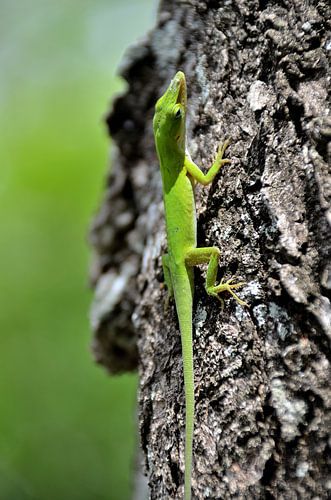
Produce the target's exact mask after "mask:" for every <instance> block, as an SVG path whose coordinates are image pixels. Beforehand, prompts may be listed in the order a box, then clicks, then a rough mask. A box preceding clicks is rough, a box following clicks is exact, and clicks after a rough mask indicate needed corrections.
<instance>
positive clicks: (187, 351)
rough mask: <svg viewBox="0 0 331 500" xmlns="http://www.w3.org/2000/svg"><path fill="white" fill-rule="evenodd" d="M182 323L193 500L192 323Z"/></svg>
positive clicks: (187, 483) (187, 492)
mask: <svg viewBox="0 0 331 500" xmlns="http://www.w3.org/2000/svg"><path fill="white" fill-rule="evenodd" d="M179 323H180V329H181V337H182V352H183V365H184V386H185V476H184V477H185V479H184V500H191V477H192V453H193V450H192V448H193V429H194V374H193V345H192V322H190V323H189V322H186V321H185V323H184V325H182V322H181V321H179Z"/></svg>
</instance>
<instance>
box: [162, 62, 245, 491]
mask: <svg viewBox="0 0 331 500" xmlns="http://www.w3.org/2000/svg"><path fill="white" fill-rule="evenodd" d="M186 109H187V94H186V80H185V75H184V73H182V72H181V71H178V72H177V73H176V75H175V77H174V78H173V79H172V81H171V83H170V85H169V87H168V89H167V90H166V92H165V93H164V95H163V96H162V97H160V99H159V100H158V101H157V103H156V106H155V115H154V120H153V129H154V136H155V145H156V150H157V154H158V158H159V162H160V169H161V176H162V183H163V200H164V208H165V219H166V231H167V241H168V253H167V254H166V255H164V256H163V257H162V264H163V272H164V279H165V282H166V285H167V288H168V293H169V296H170V297H174V298H175V303H176V310H177V316H178V321H179V327H180V333H181V342H182V356H183V365H184V387H185V474H184V499H185V500H190V498H191V474H192V446H193V427H194V372H193V341H192V306H193V292H194V276H193V266H196V265H199V264H208V268H207V277H206V284H205V288H206V292H207V293H208V294H209V295H212V296H214V297H216V298H218V299H219V300H221V301H222V299H221V298H220V297H219V293H221V292H225V291H227V292H230V294H231V295H232V296H233V297H234V298H235V299H236V301H237V302H238V303H239V304H240V305H242V306H244V305H247V304H246V302H244V301H243V300H241V299H240V298H239V297H238V296H237V295H236V294H235V292H234V291H233V290H234V289H236V288H238V287H240V286H242V285H243V284H244V283H233V278H232V279H230V280H228V281H227V282H223V280H222V281H221V282H220V283H219V284H216V278H217V270H218V261H219V257H220V253H221V252H220V250H219V249H218V248H217V247H206V248H197V241H196V212H195V201H194V184H195V182H199V183H200V184H203V185H207V184H209V183H211V182H212V181H213V179H214V177H215V175H216V174H217V172H218V171H219V169H220V168H221V167H222V165H224V164H226V163H230V160H226V159H223V154H224V151H225V149H226V147H227V145H228V143H227V142H225V143H224V144H223V145H220V146H219V149H218V153H217V155H216V159H215V161H214V163H213V164H212V166H211V168H210V169H209V170H208V172H207V173H206V174H204V173H203V172H202V171H201V170H200V168H199V167H198V166H197V165H196V164H195V163H193V161H192V160H191V157H190V155H189V153H188V152H187V150H186Z"/></svg>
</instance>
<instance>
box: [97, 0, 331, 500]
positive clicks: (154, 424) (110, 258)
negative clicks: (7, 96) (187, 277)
mask: <svg viewBox="0 0 331 500" xmlns="http://www.w3.org/2000/svg"><path fill="white" fill-rule="evenodd" d="M330 19H331V12H330V10H329V5H328V2H327V1H325V2H324V1H319V2H318V1H312V0H310V1H309V0H307V1H305V2H302V0H293V1H286V0H284V1H276V0H275V1H270V2H268V1H267V0H260V1H257V0H229V1H215V0H213V1H212V0H210V1H199V0H191V1H180V0H167V1H163V2H161V5H160V9H159V14H158V22H157V26H156V28H155V29H154V30H153V31H152V32H151V33H150V34H149V35H148V36H147V37H146V39H145V40H143V41H141V42H140V43H138V44H137V45H136V46H135V47H133V48H132V49H131V50H130V51H129V53H128V54H127V56H126V60H125V62H124V64H123V67H122V68H121V74H122V76H123V77H124V78H125V80H126V81H127V82H128V90H127V91H126V93H125V94H124V95H122V96H120V97H119V98H117V99H116V100H115V102H114V104H113V108H112V110H111V112H110V114H109V116H108V119H107V123H108V127H109V133H110V135H111V136H112V138H113V141H114V149H115V152H113V159H112V171H111V174H110V176H109V179H108V186H107V191H106V196H105V200H104V202H103V204H102V207H101V209H100V212H99V214H98V215H97V217H96V218H95V221H94V225H93V228H92V233H91V234H92V242H93V245H94V248H95V255H96V257H95V263H94V266H93V273H92V276H93V282H94V284H95V288H96V291H95V301H94V304H93V307H92V324H93V328H94V331H95V341H94V350H95V353H96V357H97V359H98V361H99V362H101V363H102V364H104V365H105V366H107V368H108V369H109V371H110V372H113V373H114V372H118V371H122V370H127V369H133V368H135V367H136V365H138V368H139V374H140V390H139V405H140V417H139V419H140V433H141V444H142V449H143V452H144V457H145V467H146V472H147V474H148V477H149V485H150V495H151V498H152V499H161V498H162V499H163V498H167V499H168V498H171V499H175V498H181V496H182V494H183V451H184V450H183V436H184V394H183V378H182V360H181V348H180V337H179V332H178V324H177V320H176V314H175V309H174V307H172V308H170V310H169V311H168V312H164V307H163V304H164V300H165V289H164V287H163V286H162V271H161V259H160V256H161V254H162V253H164V251H165V248H166V242H165V228H164V223H163V218H162V214H163V206H162V192H161V180H160V175H159V170H158V164H157V160H156V155H155V149H154V143H153V136H152V116H153V107H154V103H155V101H156V99H157V97H159V96H160V95H161V93H162V92H163V91H164V88H165V86H167V84H168V83H169V81H170V79H171V77H172V76H173V75H174V73H175V71H176V70H178V69H182V70H184V71H185V73H186V76H187V81H188V92H189V95H188V99H189V101H188V102H189V111H188V113H189V125H188V144H189V147H190V150H191V155H192V157H193V158H194V160H195V161H196V162H197V163H198V164H200V165H201V166H202V167H206V166H207V165H209V164H210V163H211V161H212V159H213V157H214V154H215V151H216V147H217V144H218V142H219V141H220V140H221V139H222V138H224V137H231V139H232V145H231V147H230V148H229V150H228V156H229V157H231V158H232V160H233V161H232V164H231V165H230V166H226V167H224V168H223V170H222V171H221V174H220V175H219V176H218V177H217V179H216V180H215V182H214V183H213V185H212V186H211V187H210V188H207V189H205V188H198V189H197V209H198V215H199V219H198V227H199V229H198V240H199V241H198V243H199V246H211V245H216V246H218V247H219V248H220V249H221V250H222V259H221V267H220V276H222V275H226V276H227V277H230V276H232V275H233V274H236V275H237V276H238V277H240V278H242V279H244V280H245V281H247V283H248V284H247V285H246V286H245V288H244V289H243V290H242V292H240V295H241V297H242V298H244V299H245V300H247V301H248V302H249V304H250V308H249V309H243V308H241V307H240V306H238V305H237V304H236V303H235V301H234V300H233V299H231V298H229V300H227V301H226V306H225V308H224V311H221V310H220V306H219V303H218V302H217V301H215V300H213V299H212V298H210V297H208V296H207V295H206V294H205V292H204V288H203V284H204V272H205V271H204V270H203V269H202V270H200V271H198V272H197V275H196V276H197V277H196V297H195V307H194V327H195V336H194V363H195V383H196V425H195V442H194V471H193V492H194V496H195V497H196V498H209V499H214V498H221V499H226V498H252V499H254V498H277V499H280V498H285V499H292V498H327V497H328V493H330V492H329V489H331V480H330V479H328V476H327V472H328V465H329V463H328V440H327V439H328V438H327V434H328V430H330V388H329V382H330V365H329V357H330V351H329V346H330V337H331V307H330V290H331V262H330V249H331V244H330V243H331V241H330V240H331V238H330V234H331V233H330V224H331V211H330V198H331V179H330V171H328V159H329V158H330V142H329V141H330V136H331V122H330V118H329V115H328V108H327V106H328V102H327V98H328V89H329V88H330V73H328V71H329V66H328V57H330V54H331V33H330V24H328V23H329V22H330Z"/></svg>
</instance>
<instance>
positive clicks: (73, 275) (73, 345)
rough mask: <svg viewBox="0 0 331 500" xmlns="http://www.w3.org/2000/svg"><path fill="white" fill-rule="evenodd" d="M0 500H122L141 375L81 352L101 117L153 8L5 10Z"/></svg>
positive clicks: (127, 4)
mask: <svg viewBox="0 0 331 500" xmlns="http://www.w3.org/2000/svg"><path fill="white" fill-rule="evenodd" d="M0 16H1V17H0V43H1V45H0V238H1V242H0V353H1V354H0V356H1V357H0V499H1V500H21V499H22V500H23V499H36V500H53V499H54V500H55V499H56V500H59V499H61V500H67V499H70V500H75V499H83V500H84V499H89V500H90V499H107V500H108V499H110V500H117V499H118V500H122V499H123V500H125V499H127V498H130V493H131V486H132V485H131V470H132V466H133V460H134V458H133V457H134V449H135V440H136V437H135V432H134V425H135V399H136V395H135V391H136V384H137V380H136V376H134V375H131V376H128V375H127V376H122V377H119V378H110V377H108V376H107V375H106V373H105V372H104V371H103V370H102V369H101V368H99V367H97V366H96V365H95V364H94V362H93V360H92V356H91V354H90V352H89V344H90V331H89V325H88V320H87V311H88V308H89V304H90V301H91V292H90V291H89V290H88V287H87V269H88V261H89V249H88V246H87V244H86V233H87V228H88V225H89V223H90V220H91V217H92V214H93V212H94V211H95V209H96V208H97V207H98V204H99V202H100V200H101V196H102V187H103V182H104V178H105V174H106V169H107V158H108V155H109V143H108V139H107V137H106V130H105V126H104V124H103V123H102V116H103V115H104V114H105V112H106V110H107V108H108V103H109V101H110V98H111V95H112V94H113V93H114V91H116V90H119V89H121V88H122V85H121V82H120V81H119V80H116V79H115V78H114V74H115V72H116V65H117V64H118V62H119V61H120V59H121V56H122V53H123V50H124V49H125V48H126V47H127V46H128V45H129V44H130V43H131V42H133V41H135V40H136V39H137V37H139V36H141V35H143V34H144V33H145V32H146V31H147V30H148V29H149V28H150V27H151V26H152V24H153V20H154V16H155V5H154V1H153V0H139V2H135V1H134V0H94V1H92V0H90V1H88V0H71V1H70V2H68V1H65V0H58V1H57V2H54V0H52V1H49V0H24V1H23V2H19V0H0Z"/></svg>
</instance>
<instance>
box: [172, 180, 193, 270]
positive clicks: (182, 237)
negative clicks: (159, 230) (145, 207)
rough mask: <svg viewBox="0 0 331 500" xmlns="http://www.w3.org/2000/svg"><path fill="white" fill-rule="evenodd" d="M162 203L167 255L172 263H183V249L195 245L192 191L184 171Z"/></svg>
mask: <svg viewBox="0 0 331 500" xmlns="http://www.w3.org/2000/svg"><path fill="white" fill-rule="evenodd" d="M164 205H165V216H166V221H167V224H166V225H167V240H168V253H169V257H170V259H171V260H173V262H174V263H178V264H180V263H183V259H184V254H185V251H186V250H188V249H189V248H192V247H196V213H195V201H194V191H193V186H192V183H191V181H190V179H189V178H188V177H187V175H186V174H185V173H183V174H181V175H179V176H178V178H177V181H176V183H175V184H174V185H173V186H172V188H171V190H170V191H169V192H168V193H167V195H166V196H165V200H164Z"/></svg>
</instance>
